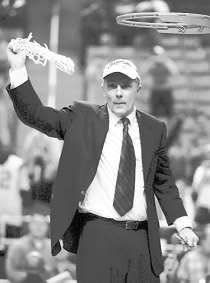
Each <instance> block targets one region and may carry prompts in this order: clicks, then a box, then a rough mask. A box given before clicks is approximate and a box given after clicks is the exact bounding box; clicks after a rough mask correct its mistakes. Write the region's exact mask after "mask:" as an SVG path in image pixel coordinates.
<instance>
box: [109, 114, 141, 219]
mask: <svg viewBox="0 0 210 283" xmlns="http://www.w3.org/2000/svg"><path fill="white" fill-rule="evenodd" d="M121 121H122V123H123V141H122V149H121V156H120V164H119V170H118V175H117V182H116V188H115V195H114V202H113V206H114V208H115V209H116V211H117V212H118V213H119V215H120V216H123V215H125V214H126V213H127V212H128V211H129V210H130V209H131V208H132V206H133V199H134V189H135V168H136V157H135V151H134V147H133V143H132V140H131V137H130V135H129V133H128V124H129V123H130V121H129V119H128V118H122V119H121Z"/></svg>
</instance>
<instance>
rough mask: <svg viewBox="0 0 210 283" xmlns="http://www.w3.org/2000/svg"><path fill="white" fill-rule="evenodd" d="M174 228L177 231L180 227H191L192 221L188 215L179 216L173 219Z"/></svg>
mask: <svg viewBox="0 0 210 283" xmlns="http://www.w3.org/2000/svg"><path fill="white" fill-rule="evenodd" d="M174 225H175V228H176V230H177V231H178V232H180V231H181V230H182V229H184V228H187V227H190V228H193V225H192V221H191V220H190V218H189V217H188V216H181V217H179V218H177V219H176V220H175V221H174Z"/></svg>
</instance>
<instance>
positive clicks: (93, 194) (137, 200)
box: [9, 67, 192, 231]
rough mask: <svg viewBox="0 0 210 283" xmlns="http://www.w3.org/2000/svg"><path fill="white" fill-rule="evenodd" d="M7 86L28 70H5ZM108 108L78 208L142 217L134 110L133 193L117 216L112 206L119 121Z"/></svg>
mask: <svg viewBox="0 0 210 283" xmlns="http://www.w3.org/2000/svg"><path fill="white" fill-rule="evenodd" d="M9 76H10V83H11V88H15V87H18V86H19V85H21V84H23V83H24V82H26V81H27V80H28V73H27V70H26V68H25V67H23V68H19V69H17V70H11V69H10V71H9ZM108 111H109V130H108V133H107V136H106V139H105V142H104V146H103V150H102V154H101V158H100V161H99V165H98V168H97V171H96V175H95V177H94V179H93V181H92V183H91V184H90V186H89V188H88V189H87V191H86V195H85V198H84V200H83V202H82V203H79V207H80V210H82V211H84V212H85V211H88V212H92V213H95V214H97V215H101V216H104V217H111V218H113V219H116V220H125V219H126V220H128V219H132V220H145V219H146V218H147V215H146V200H145V193H144V180H143V171H142V154H141V141H140V134H139V127H138V123H137V120H136V110H134V111H133V112H132V113H131V114H130V115H129V116H128V118H129V119H130V125H129V134H130V136H131V139H132V141H133V145H134V150H135V155H136V175H135V176H136V178H135V194H134V203H133V207H132V209H131V210H130V211H129V212H128V213H127V214H125V215H124V216H123V217H120V215H118V213H117V212H116V211H115V209H114V207H113V198H114V192H115V185H116V180H117V173H118V167H119V162H120V154H121V146H122V135H123V134H122V131H123V125H122V124H121V122H119V118H118V117H116V116H115V115H114V113H112V112H111V110H110V109H108ZM174 225H175V227H176V229H177V230H178V231H180V230H182V229H183V228H185V227H192V222H191V221H190V219H189V217H188V216H182V217H179V218H177V219H176V220H175V221H174Z"/></svg>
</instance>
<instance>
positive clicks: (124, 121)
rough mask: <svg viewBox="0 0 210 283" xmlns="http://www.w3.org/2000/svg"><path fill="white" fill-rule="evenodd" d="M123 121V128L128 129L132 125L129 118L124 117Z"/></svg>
mask: <svg viewBox="0 0 210 283" xmlns="http://www.w3.org/2000/svg"><path fill="white" fill-rule="evenodd" d="M121 121H122V123H123V127H124V128H127V127H128V125H129V124H130V120H129V119H128V118H127V117H123V118H122V119H121Z"/></svg>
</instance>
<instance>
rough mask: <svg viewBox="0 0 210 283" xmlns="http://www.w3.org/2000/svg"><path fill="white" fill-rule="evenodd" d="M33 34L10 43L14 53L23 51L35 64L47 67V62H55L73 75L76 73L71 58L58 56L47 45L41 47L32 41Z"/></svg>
mask: <svg viewBox="0 0 210 283" xmlns="http://www.w3.org/2000/svg"><path fill="white" fill-rule="evenodd" d="M31 39H32V33H30V34H29V36H28V37H27V38H16V39H12V40H11V41H10V42H9V48H11V49H12V50H13V52H18V51H23V52H25V54H26V56H28V57H29V58H30V59H31V60H33V62H34V63H35V64H41V65H43V66H45V65H46V63H47V61H51V62H54V63H55V65H56V67H57V68H58V69H59V70H61V71H62V72H65V73H67V74H69V75H71V74H72V73H73V72H74V62H73V60H72V59H71V58H69V57H66V56H63V55H60V54H57V53H55V52H52V51H50V50H49V49H48V47H47V45H46V44H45V45H44V46H41V45H40V44H39V43H37V42H36V41H31Z"/></svg>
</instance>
